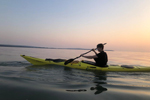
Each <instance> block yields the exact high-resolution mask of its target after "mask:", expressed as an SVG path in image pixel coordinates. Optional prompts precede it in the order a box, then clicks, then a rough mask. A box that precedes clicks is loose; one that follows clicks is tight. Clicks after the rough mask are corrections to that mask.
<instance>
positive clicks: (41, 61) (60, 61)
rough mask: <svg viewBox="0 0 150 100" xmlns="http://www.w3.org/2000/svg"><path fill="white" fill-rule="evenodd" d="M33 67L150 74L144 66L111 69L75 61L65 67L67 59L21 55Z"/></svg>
mask: <svg viewBox="0 0 150 100" xmlns="http://www.w3.org/2000/svg"><path fill="white" fill-rule="evenodd" d="M20 56H21V57H23V58H24V59H26V60H27V61H28V62H30V63H31V64H33V65H51V64H54V65H60V66H65V67H70V68H76V69H83V70H98V71H105V72H150V67H142V66H127V65H121V66H119V65H109V67H98V66H95V65H94V64H89V63H87V62H84V61H73V62H71V63H69V64H67V65H64V62H65V59H40V58H35V57H30V56H25V55H20Z"/></svg>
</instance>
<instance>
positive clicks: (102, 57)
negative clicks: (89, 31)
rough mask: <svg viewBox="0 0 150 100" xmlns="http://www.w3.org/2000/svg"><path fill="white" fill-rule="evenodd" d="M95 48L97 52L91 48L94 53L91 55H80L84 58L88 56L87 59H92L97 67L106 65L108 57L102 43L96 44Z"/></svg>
mask: <svg viewBox="0 0 150 100" xmlns="http://www.w3.org/2000/svg"><path fill="white" fill-rule="evenodd" d="M97 50H98V51H99V53H97V52H96V51H95V49H92V51H93V52H94V53H95V55H93V56H84V55H82V54H81V55H80V56H82V57H84V58H88V59H94V60H95V62H96V64H95V65H96V66H99V67H108V65H107V62H108V58H107V53H106V52H105V51H104V45H103V44H102V43H100V44H98V45H97Z"/></svg>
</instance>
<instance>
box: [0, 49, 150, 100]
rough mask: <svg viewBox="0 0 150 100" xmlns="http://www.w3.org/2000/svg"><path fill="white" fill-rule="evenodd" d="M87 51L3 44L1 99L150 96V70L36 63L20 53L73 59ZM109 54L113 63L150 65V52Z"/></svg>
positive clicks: (103, 99)
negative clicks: (101, 69)
mask: <svg viewBox="0 0 150 100" xmlns="http://www.w3.org/2000/svg"><path fill="white" fill-rule="evenodd" d="M84 52H86V50H61V49H38V48H13V47H11V48H10V47H0V100H69V99H70V100H84V99H85V100H133V99H134V100H149V99H150V79H149V75H150V73H149V72H105V73H104V72H103V73H102V72H92V71H85V70H79V69H70V68H65V67H63V66H57V65H49V66H33V65H31V64H30V63H28V62H27V61H26V60H24V59H23V58H21V57H20V54H25V55H30V56H34V57H39V58H65V59H69V58H72V57H76V56H78V55H79V54H81V53H84ZM107 54H108V57H109V62H108V63H109V64H119V65H121V64H126V65H140V66H150V52H123V51H107ZM89 55H93V53H90V54H89ZM81 59H83V58H80V59H79V60H81Z"/></svg>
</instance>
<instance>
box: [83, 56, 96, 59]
mask: <svg viewBox="0 0 150 100" xmlns="http://www.w3.org/2000/svg"><path fill="white" fill-rule="evenodd" d="M82 57H84V58H88V59H94V58H98V57H97V55H94V56H82Z"/></svg>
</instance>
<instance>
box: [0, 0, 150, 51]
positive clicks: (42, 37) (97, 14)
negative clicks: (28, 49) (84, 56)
mask: <svg viewBox="0 0 150 100" xmlns="http://www.w3.org/2000/svg"><path fill="white" fill-rule="evenodd" d="M149 5H150V0H0V44H12V45H29V46H42V47H61V48H66V47H67V48H95V47H96V45H97V44H98V43H107V45H106V46H105V49H110V50H123V51H150V6H149Z"/></svg>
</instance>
